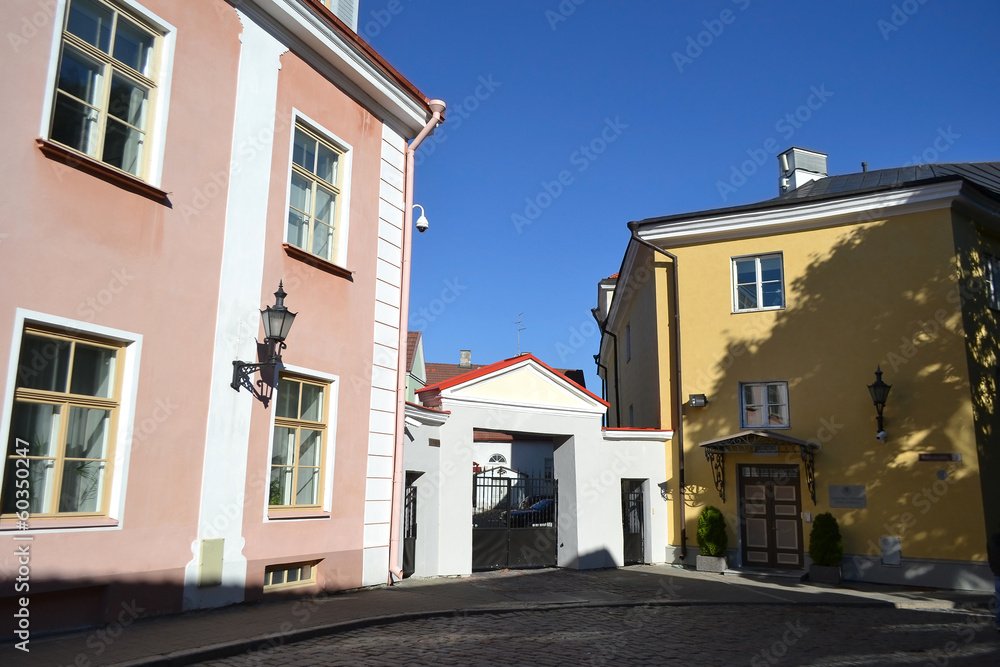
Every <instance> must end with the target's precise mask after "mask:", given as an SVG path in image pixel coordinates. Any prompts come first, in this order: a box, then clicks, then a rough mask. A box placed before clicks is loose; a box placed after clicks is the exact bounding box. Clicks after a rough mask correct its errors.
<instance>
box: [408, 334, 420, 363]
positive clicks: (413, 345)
mask: <svg viewBox="0 0 1000 667" xmlns="http://www.w3.org/2000/svg"><path fill="white" fill-rule="evenodd" d="M418 342H420V332H419V331H407V332H406V370H407V372H413V358H414V357H415V356H416V355H417V343H418Z"/></svg>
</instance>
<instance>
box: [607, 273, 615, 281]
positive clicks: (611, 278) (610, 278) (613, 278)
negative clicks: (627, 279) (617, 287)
mask: <svg viewBox="0 0 1000 667" xmlns="http://www.w3.org/2000/svg"><path fill="white" fill-rule="evenodd" d="M605 280H618V274H617V273H616V274H615V275H613V276H608V277H607V278H605Z"/></svg>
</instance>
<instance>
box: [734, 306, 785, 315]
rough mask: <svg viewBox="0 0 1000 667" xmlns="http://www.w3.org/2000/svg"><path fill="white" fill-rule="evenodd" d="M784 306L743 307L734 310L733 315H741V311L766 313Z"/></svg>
mask: <svg viewBox="0 0 1000 667" xmlns="http://www.w3.org/2000/svg"><path fill="white" fill-rule="evenodd" d="M784 309H785V307H784V306H771V307H770V308H744V309H743V310H734V311H733V315H741V314H743V313H767V312H770V311H772V310H784Z"/></svg>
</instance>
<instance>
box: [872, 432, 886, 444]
mask: <svg viewBox="0 0 1000 667" xmlns="http://www.w3.org/2000/svg"><path fill="white" fill-rule="evenodd" d="M887 437H888V436H887V435H886V433H885V431H879V432H878V433H876V434H875V439H876V440H878V441H879V442H885V439H886V438H887Z"/></svg>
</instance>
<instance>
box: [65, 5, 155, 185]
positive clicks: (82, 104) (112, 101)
mask: <svg viewBox="0 0 1000 667" xmlns="http://www.w3.org/2000/svg"><path fill="white" fill-rule="evenodd" d="M161 37H162V35H161V34H160V33H159V32H158V31H156V30H154V29H153V28H152V27H150V26H149V25H148V24H147V23H146V22H144V21H143V19H142V18H141V17H139V16H137V15H134V14H132V13H130V12H126V11H123V10H122V9H121V8H120V7H119V5H118V4H116V3H110V2H105V1H104V0H70V2H69V4H68V6H67V9H66V22H65V25H64V26H63V32H62V38H61V44H60V49H59V69H58V74H57V76H56V85H55V94H54V96H53V106H52V115H51V122H50V127H49V139H51V140H52V141H54V142H56V143H59V144H62V145H64V146H66V147H68V148H71V149H73V150H75V151H79V152H80V153H83V154H85V155H88V156H90V157H92V158H95V159H97V160H100V161H101V162H104V163H106V164H109V165H111V166H112V167H115V168H117V169H120V170H122V171H125V172H127V173H129V174H132V175H133V176H138V177H140V178H146V177H147V164H148V161H149V160H148V149H147V146H148V144H149V142H148V134H149V131H150V128H151V126H152V120H153V118H152V115H153V114H152V108H153V104H152V100H153V98H154V96H155V95H156V92H157V81H156V80H155V78H154V76H155V74H154V72H155V64H156V62H157V58H158V57H159V53H158V49H159V48H160V47H159V44H160V42H161V41H162V40H161Z"/></svg>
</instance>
